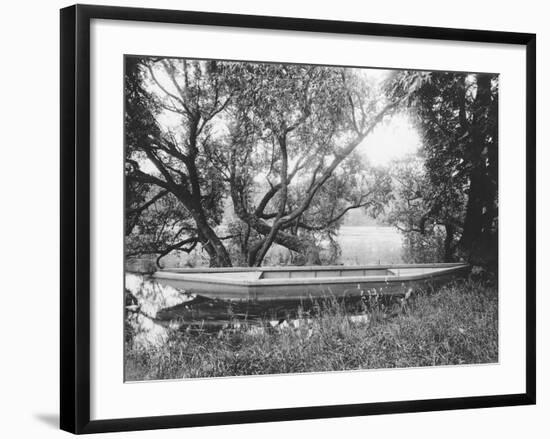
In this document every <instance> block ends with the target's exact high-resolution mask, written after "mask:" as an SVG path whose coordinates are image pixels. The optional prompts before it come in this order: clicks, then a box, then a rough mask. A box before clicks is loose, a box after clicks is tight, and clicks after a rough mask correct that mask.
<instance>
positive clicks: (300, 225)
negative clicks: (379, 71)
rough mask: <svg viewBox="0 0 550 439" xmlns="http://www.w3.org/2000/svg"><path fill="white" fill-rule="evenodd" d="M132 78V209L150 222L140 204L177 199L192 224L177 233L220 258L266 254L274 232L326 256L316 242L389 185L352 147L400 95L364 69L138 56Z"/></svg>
mask: <svg viewBox="0 0 550 439" xmlns="http://www.w3.org/2000/svg"><path fill="white" fill-rule="evenodd" d="M126 79H127V82H131V84H127V87H126V88H127V94H126V97H127V106H126V108H127V120H126V132H127V134H128V135H127V139H126V140H127V160H126V161H127V173H126V176H127V182H128V184H127V188H130V189H129V190H130V191H131V192H132V194H130V195H127V200H128V201H129V202H130V205H128V204H127V209H128V210H127V220H130V221H132V220H135V219H136V218H140V219H141V221H146V222H149V223H150V224H153V225H152V226H151V227H153V228H154V227H158V226H159V224H160V223H162V221H160V219H159V218H157V217H153V216H152V215H151V214H146V213H145V211H146V210H147V209H152V206H153V205H155V206H156V207H157V208H161V207H162V209H172V211H171V213H170V214H169V215H168V214H167V216H166V218H168V217H169V218H174V219H175V217H177V216H181V220H180V223H181V224H185V229H184V230H178V231H176V232H175V233H174V235H176V236H177V237H178V239H179V238H180V237H181V238H183V239H182V240H181V242H185V244H186V245H187V244H189V243H190V241H189V240H194V241H193V243H195V242H196V243H198V244H200V246H201V248H203V249H204V250H205V251H206V252H208V254H209V257H210V261H211V265H213V266H227V265H231V264H232V259H233V260H238V261H239V263H242V262H244V263H246V264H248V265H261V264H262V263H263V261H264V259H265V256H266V254H267V252H268V251H269V249H270V248H271V247H272V245H273V244H274V243H276V244H279V245H282V246H284V247H286V248H288V249H289V250H291V251H292V252H294V253H296V254H299V255H301V256H302V259H303V262H304V263H308V264H314V263H319V262H320V260H319V242H320V241H322V237H325V238H326V237H328V238H330V237H331V235H333V234H334V232H335V231H336V230H337V228H338V227H339V225H340V224H341V221H342V219H343V217H344V215H345V213H346V212H348V211H349V210H351V209H358V208H363V209H370V210H371V211H373V212H374V211H375V210H376V209H380V206H381V204H383V202H384V198H385V197H387V196H388V193H389V190H390V185H389V183H388V179H387V176H384V175H381V174H380V173H377V172H374V171H373V170H372V169H371V168H370V167H368V166H362V164H363V163H362V162H361V161H359V160H354V159H353V158H354V157H353V152H354V150H355V148H356V147H357V146H358V145H359V144H360V143H361V142H362V141H363V140H364V139H365V137H366V136H367V135H368V134H369V133H370V132H371V131H372V129H373V128H374V127H375V126H376V125H377V124H378V123H379V122H380V121H381V120H382V119H383V117H384V116H385V115H386V114H388V113H389V112H390V111H391V110H392V108H393V107H394V104H393V103H387V102H384V101H383V100H381V99H375V98H374V92H373V91H372V90H371V88H369V84H368V83H367V82H366V81H365V80H364V78H362V77H361V75H359V74H358V73H357V72H354V71H352V70H350V69H343V68H327V67H316V66H300V65H283V64H277V65H275V64H254V63H234V62H218V61H195V60H185V59H166V58H162V59H152V58H143V59H137V60H132V61H131V64H130V65H127V74H126ZM133 90H137V91H138V93H135V92H133ZM134 123H135V124H137V125H140V124H141V125H140V126H139V127H138V128H135V127H134ZM163 194H164V195H163ZM165 197H166V199H165ZM155 198H158V199H156V200H155ZM161 200H162V201H161ZM167 200H169V201H170V203H169V202H168V201H167ZM226 200H230V201H231V205H232V206H231V207H232V209H233V211H234V213H235V218H234V221H233V222H232V223H231V224H227V218H228V217H230V216H231V215H228V214H227V212H226V211H225V210H224V208H227V205H226V203H225V202H226ZM132 203H134V204H138V203H141V204H140V206H138V207H136V206H133V205H132ZM174 203H175V204H174ZM178 203H179V205H178V206H176V204H178ZM143 206H145V209H142V210H141V212H142V214H140V215H139V216H138V215H137V214H136V213H135V212H136V211H137V210H139V209H140V207H143ZM162 209H161V210H162ZM224 219H225V220H224ZM180 223H177V224H176V223H174V224H173V227H178V226H179V224H180ZM189 224H194V228H191V227H189ZM224 228H225V229H226V230H227V229H228V228H230V235H229V236H227V237H226V238H228V239H230V240H231V241H229V240H228V241H227V242H226V243H225V244H224V242H222V241H224V239H223V237H221V236H220V234H222V229H224ZM128 230H130V229H128ZM132 230H133V229H132ZM139 230H140V232H141V231H142V230H146V228H144V227H142V228H140V229H139ZM147 230H149V231H150V229H147ZM163 233H166V230H163ZM151 236H160V235H159V234H158V233H156V234H154V233H153V234H151ZM135 239H138V238H137V236H136V237H135V238H132V239H130V240H135ZM178 242H180V241H178ZM229 242H232V243H233V244H235V245H236V246H237V250H238V251H237V253H238V254H237V255H235V248H230V249H229V250H228V248H227V243H229ZM141 244H142V245H141V247H140V246H138V247H139V248H140V249H142V250H140V251H143V252H145V251H146V249H147V248H150V249H151V250H150V251H151V252H153V251H159V250H160V249H159V248H157V247H155V246H154V245H152V244H147V245H145V244H144V243H143V242H142V243H141ZM174 244H177V243H173V242H172V241H170V245H169V246H168V247H171V246H173V245H174ZM129 247H131V246H129ZM165 247H166V249H168V247H167V246H165ZM187 248H188V247H183V249H187ZM174 250H177V249H174ZM161 253H162V252H161Z"/></svg>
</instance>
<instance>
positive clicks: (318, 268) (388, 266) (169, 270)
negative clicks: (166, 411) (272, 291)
mask: <svg viewBox="0 0 550 439" xmlns="http://www.w3.org/2000/svg"><path fill="white" fill-rule="evenodd" d="M462 266H464V267H467V266H468V264H467V263H465V262H436V263H424V264H371V265H290V266H277V267H214V268H211V267H203V268H163V269H161V270H159V271H157V272H156V273H155V274H157V273H224V272H235V273H238V272H245V271H250V272H256V271H273V272H276V271H313V270H314V271H332V270H375V269H381V270H383V269H393V268H440V267H462Z"/></svg>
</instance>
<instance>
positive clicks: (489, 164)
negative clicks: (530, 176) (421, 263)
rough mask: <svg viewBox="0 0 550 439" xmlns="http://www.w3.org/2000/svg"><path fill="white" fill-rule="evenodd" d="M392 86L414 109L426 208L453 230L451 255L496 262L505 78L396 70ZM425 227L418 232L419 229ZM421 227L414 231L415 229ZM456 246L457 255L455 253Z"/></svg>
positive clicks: (477, 261) (430, 215)
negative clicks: (500, 121) (500, 93)
mask: <svg viewBox="0 0 550 439" xmlns="http://www.w3.org/2000/svg"><path fill="white" fill-rule="evenodd" d="M388 92H389V94H390V95H392V96H393V97H394V98H395V99H398V100H399V101H400V102H402V103H404V104H405V105H407V106H408V107H409V108H411V109H413V110H414V113H415V114H416V115H417V121H418V126H419V129H420V131H421V133H422V138H423V147H422V154H423V156H424V160H425V165H424V166H425V171H426V175H427V178H428V180H429V185H427V186H426V187H428V190H424V192H423V193H422V194H421V196H422V202H423V205H424V206H423V209H424V211H425V212H424V214H423V215H421V216H420V217H419V218H418V219H417V221H416V222H417V224H416V228H417V229H420V230H425V229H424V228H423V227H422V222H425V221H426V220H427V219H429V220H430V221H432V222H435V223H441V224H443V225H444V226H445V228H446V234H447V237H446V242H447V244H448V245H449V247H448V248H447V252H446V258H448V259H452V258H464V259H466V260H468V261H470V262H472V263H475V264H485V265H492V264H494V263H495V262H496V257H497V245H498V236H497V234H498V224H497V223H498V191H497V188H498V76H497V75H493V74H485V73H476V74H468V73H451V72H430V73H426V72H409V71H403V72H397V73H395V74H394V75H393V76H392V77H391V78H390V80H389V81H388ZM417 231H418V230H417ZM413 232H414V230H413ZM451 250H452V252H451V253H452V254H451V253H449V251H451Z"/></svg>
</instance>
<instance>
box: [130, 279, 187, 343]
mask: <svg viewBox="0 0 550 439" xmlns="http://www.w3.org/2000/svg"><path fill="white" fill-rule="evenodd" d="M125 295H126V297H125V305H126V331H127V342H130V343H132V344H133V345H134V348H139V347H148V346H150V345H156V346H158V345H161V344H163V343H165V342H166V340H167V339H168V331H169V330H170V329H177V328H178V327H179V325H178V323H177V322H171V321H169V320H163V319H161V318H159V317H158V313H159V311H161V310H162V309H165V308H170V307H173V306H176V305H179V304H181V303H184V302H188V301H190V300H193V298H194V296H192V295H188V294H185V293H184V292H181V291H178V290H176V289H175V288H172V287H170V286H161V285H160V284H159V283H158V282H156V281H155V280H153V279H152V278H151V277H149V276H145V275H141V274H135V273H126V276H125Z"/></svg>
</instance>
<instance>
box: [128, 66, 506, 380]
mask: <svg viewBox="0 0 550 439" xmlns="http://www.w3.org/2000/svg"><path fill="white" fill-rule="evenodd" d="M498 98H499V75H498V74H495V73H490V72H456V71H418V70H407V69H406V66H404V68H403V69H402V70H398V69H385V68H383V67H378V66H374V67H357V66H333V65H309V64H288V63H277V62H269V63H268V62H254V61H246V60H245V61H243V60H219V59H191V58H174V57H163V56H153V55H147V56H145V55H144V56H141V55H126V56H125V57H124V142H125V145H124V154H125V155H124V157H125V163H124V170H121V172H124V190H125V194H124V195H125V206H124V222H125V224H124V230H125V237H124V242H125V245H124V252H125V254H124V260H125V281H124V283H125V286H124V307H125V310H124V311H125V312H124V316H125V317H124V318H125V321H124V356H125V358H124V365H125V366H124V368H125V371H124V376H125V380H126V381H147V380H165V379H187V378H204V377H222V376H247V375H264V374H296V373H312V372H317V373H318V372H334V371H344V370H345V371H350V370H364V369H388V368H412V367H437V366H460V365H471V364H485V363H498V361H499V349H498V347H499V332H498V327H499V325H498V282H497V279H498V256H499V254H498V208H499V205H498V152H499V150H498V132H499V127H498V108H499V99H498Z"/></svg>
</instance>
